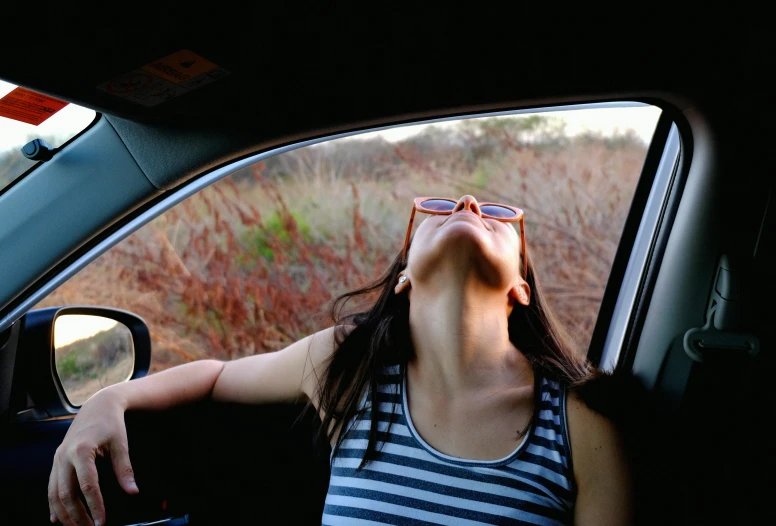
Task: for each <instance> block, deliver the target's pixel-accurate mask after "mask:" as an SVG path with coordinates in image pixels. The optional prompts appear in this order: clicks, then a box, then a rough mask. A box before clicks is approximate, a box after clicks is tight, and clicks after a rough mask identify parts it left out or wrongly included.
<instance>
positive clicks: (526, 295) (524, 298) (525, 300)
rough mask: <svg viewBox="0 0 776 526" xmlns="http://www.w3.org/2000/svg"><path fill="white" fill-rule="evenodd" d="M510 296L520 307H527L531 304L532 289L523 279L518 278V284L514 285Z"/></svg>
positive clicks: (510, 290)
mask: <svg viewBox="0 0 776 526" xmlns="http://www.w3.org/2000/svg"><path fill="white" fill-rule="evenodd" d="M509 295H510V296H511V297H513V298H514V299H515V301H517V302H518V303H519V304H520V305H523V306H526V307H527V306H528V305H529V304H530V303H531V287H530V286H529V285H528V283H526V281H525V280H524V279H522V278H518V281H517V283H515V284H514V285H512V288H511V289H509Z"/></svg>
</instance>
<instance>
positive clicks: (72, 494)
mask: <svg viewBox="0 0 776 526" xmlns="http://www.w3.org/2000/svg"><path fill="white" fill-rule="evenodd" d="M57 472H58V476H57V496H58V497H59V500H60V502H62V505H63V506H64V507H65V510H66V511H67V514H68V515H69V516H70V521H71V523H72V524H79V525H81V524H87V525H89V526H91V525H92V519H91V518H89V514H88V513H86V508H84V505H83V503H82V502H81V498H80V497H79V495H78V478H77V477H76V474H75V469H74V468H73V466H72V464H70V463H68V462H65V463H64V464H63V465H60V466H59V469H58V470H57Z"/></svg>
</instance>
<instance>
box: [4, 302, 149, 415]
mask: <svg viewBox="0 0 776 526" xmlns="http://www.w3.org/2000/svg"><path fill="white" fill-rule="evenodd" d="M18 349H19V351H18V353H17V362H21V363H20V367H19V368H18V369H17V373H16V376H15V377H14V386H13V391H12V394H11V397H12V402H11V403H12V408H13V410H12V413H11V414H12V415H13V416H12V419H13V420H15V421H30V420H42V419H45V418H52V417H58V416H68V415H72V414H75V413H77V412H78V408H79V407H80V406H81V405H82V404H83V403H84V402H85V401H86V400H87V399H88V398H89V397H90V396H91V395H92V394H94V393H95V392H97V391H99V390H100V389H102V388H103V387H107V386H108V385H113V384H116V383H120V382H124V381H128V380H131V379H134V378H141V377H143V376H145V375H146V374H148V368H149V366H150V365H151V334H150V332H149V330H148V326H147V325H146V324H145V322H144V321H143V319H142V318H140V317H139V316H136V315H135V314H132V313H131V312H127V311H123V310H119V309H112V308H107V307H91V306H68V307H50V308H45V309H38V310H33V311H30V312H28V313H27V314H26V315H25V317H24V318H23V323H22V329H21V333H20V335H19V346H18Z"/></svg>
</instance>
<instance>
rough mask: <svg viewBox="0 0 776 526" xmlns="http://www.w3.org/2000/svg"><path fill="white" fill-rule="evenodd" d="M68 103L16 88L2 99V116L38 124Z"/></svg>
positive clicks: (0, 103) (0, 106) (0, 114)
mask: <svg viewBox="0 0 776 526" xmlns="http://www.w3.org/2000/svg"><path fill="white" fill-rule="evenodd" d="M67 105H68V103H67V102H65V101H63V100H59V99H55V98H54V97H49V96H48V95H43V94H40V93H36V92H34V91H30V90H28V89H24V88H15V89H14V90H13V91H11V92H10V93H8V94H7V95H6V96H5V97H3V98H2V99H0V117H7V118H9V119H13V120H15V121H21V122H26V123H27V124H32V125H33V126H37V125H38V124H40V123H42V122H43V121H45V120H46V119H48V118H49V117H51V116H52V115H54V114H55V113H56V112H58V111H59V110H61V109H62V108H64V107H65V106H67Z"/></svg>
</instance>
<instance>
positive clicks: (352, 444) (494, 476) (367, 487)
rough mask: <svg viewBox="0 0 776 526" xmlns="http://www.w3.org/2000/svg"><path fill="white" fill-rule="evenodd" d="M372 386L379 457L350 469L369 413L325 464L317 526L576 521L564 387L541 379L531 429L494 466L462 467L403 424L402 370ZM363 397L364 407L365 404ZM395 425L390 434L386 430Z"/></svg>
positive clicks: (465, 463) (473, 463)
mask: <svg viewBox="0 0 776 526" xmlns="http://www.w3.org/2000/svg"><path fill="white" fill-rule="evenodd" d="M384 373H385V374H382V375H380V378H379V381H378V400H377V402H378V404H379V405H378V411H377V412H376V414H375V416H376V418H377V420H378V431H379V432H380V433H379V434H378V444H377V448H378V452H377V458H376V459H375V460H373V461H371V462H370V463H368V464H367V465H366V467H365V468H364V469H362V470H360V471H359V470H357V469H356V468H358V466H359V464H360V463H361V459H362V458H363V456H364V452H365V451H366V446H367V442H368V438H369V426H370V421H369V412H366V413H365V416H363V417H357V418H356V419H354V421H353V422H351V423H350V426H349V428H348V430H347V432H346V433H345V435H344V437H343V440H342V442H341V444H340V447H339V449H338V450H337V454H336V455H333V456H332V462H331V479H330V481H329V492H328V494H327V495H326V504H325V507H324V511H323V519H322V523H323V524H324V525H325V526H341V525H342V526H344V525H378V524H401V525H404V524H406V525H428V524H455V525H459V524H460V525H475V524H476V525H483V524H540V525H545V524H547V525H559V524H571V523H572V522H573V508H574V501H575V498H576V488H575V486H574V477H573V474H572V471H571V454H570V453H571V452H570V449H569V441H568V431H567V428H566V410H565V407H566V403H565V398H566V396H565V389H563V388H561V387H560V386H559V384H558V383H557V382H554V381H549V380H547V379H545V378H541V379H540V381H539V382H538V383H537V385H538V386H539V389H540V393H539V400H540V403H539V407H538V408H536V410H537V413H536V416H535V417H534V424H533V426H532V428H531V429H530V430H529V432H528V434H527V436H526V438H525V439H524V440H523V441H522V443H521V444H520V446H519V447H518V448H517V449H516V450H515V451H513V452H512V453H511V454H510V455H509V456H507V457H505V458H503V459H500V460H492V461H485V460H467V459H460V458H455V457H451V456H449V455H445V454H443V453H440V452H439V451H436V450H435V449H433V448H432V447H431V446H430V445H428V444H427V443H426V442H425V441H424V440H423V439H422V438H421V437H420V435H419V434H418V433H417V431H416V430H415V428H414V426H413V425H412V419H411V418H409V416H408V412H407V410H406V408H407V397H406V389H405V388H404V382H403V378H402V374H401V368H400V366H398V365H397V366H393V367H390V368H386V369H385V371H384ZM368 403H369V401H368V400H367V399H366V397H365V399H364V400H363V401H362V407H364V405H363V404H368ZM391 418H393V423H392V424H391V426H390V431H389V432H388V433H386V430H388V423H389V421H391Z"/></svg>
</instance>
